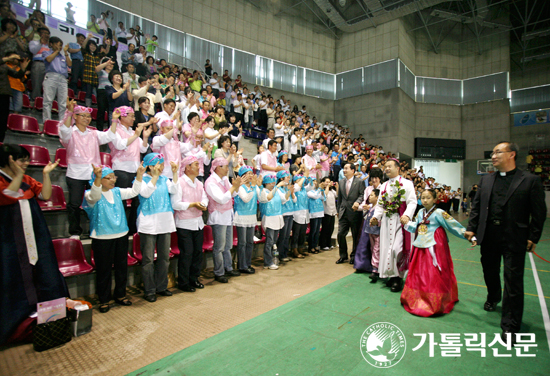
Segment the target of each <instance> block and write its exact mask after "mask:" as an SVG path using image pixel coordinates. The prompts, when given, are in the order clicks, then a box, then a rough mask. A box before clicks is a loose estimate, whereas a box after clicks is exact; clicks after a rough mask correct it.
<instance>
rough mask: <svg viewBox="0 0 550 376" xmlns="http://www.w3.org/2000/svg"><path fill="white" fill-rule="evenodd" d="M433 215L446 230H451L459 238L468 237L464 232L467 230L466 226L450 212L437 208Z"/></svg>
mask: <svg viewBox="0 0 550 376" xmlns="http://www.w3.org/2000/svg"><path fill="white" fill-rule="evenodd" d="M432 216H434V217H435V218H434V219H436V220H437V223H439V224H440V225H441V226H443V228H444V229H445V230H447V231H449V232H450V233H451V234H453V235H454V236H456V237H458V238H461V239H466V238H465V237H464V232H465V231H466V229H465V228H464V226H462V225H461V224H460V222H458V221H457V220H456V219H454V218H453V217H452V216H451V215H450V214H449V213H447V212H445V211H443V210H441V209H437V210H436V211H435V213H434V214H432Z"/></svg>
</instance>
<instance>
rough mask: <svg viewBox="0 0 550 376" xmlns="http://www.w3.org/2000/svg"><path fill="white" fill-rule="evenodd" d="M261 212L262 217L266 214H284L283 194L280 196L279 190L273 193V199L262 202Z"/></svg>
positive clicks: (270, 215) (271, 215) (272, 215)
mask: <svg viewBox="0 0 550 376" xmlns="http://www.w3.org/2000/svg"><path fill="white" fill-rule="evenodd" d="M264 189H265V188H264ZM273 189H275V187H273ZM260 213H262V217H263V216H264V215H265V216H267V217H274V216H276V215H283V204H282V201H281V196H279V193H278V192H275V194H273V198H272V199H271V201H269V202H267V203H262V202H260Z"/></svg>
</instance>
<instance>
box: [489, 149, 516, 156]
mask: <svg viewBox="0 0 550 376" xmlns="http://www.w3.org/2000/svg"><path fill="white" fill-rule="evenodd" d="M511 152H512V151H511V150H505V151H494V152H492V153H491V154H490V155H491V157H493V156H495V155H500V154H502V153H511Z"/></svg>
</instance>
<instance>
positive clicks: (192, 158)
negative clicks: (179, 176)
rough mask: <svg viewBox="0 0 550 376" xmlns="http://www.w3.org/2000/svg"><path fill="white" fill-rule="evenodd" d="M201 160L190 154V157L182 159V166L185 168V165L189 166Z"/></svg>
mask: <svg viewBox="0 0 550 376" xmlns="http://www.w3.org/2000/svg"><path fill="white" fill-rule="evenodd" d="M198 161H199V160H198V159H197V157H195V156H194V155H190V156H188V157H185V158H183V160H182V161H181V168H182V169H185V167H187V166H189V165H190V164H192V163H195V162H198Z"/></svg>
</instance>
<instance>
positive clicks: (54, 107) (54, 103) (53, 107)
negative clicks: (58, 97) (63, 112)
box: [52, 101, 59, 114]
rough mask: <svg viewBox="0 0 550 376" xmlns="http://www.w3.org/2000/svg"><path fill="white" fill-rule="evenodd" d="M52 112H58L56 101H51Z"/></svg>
mask: <svg viewBox="0 0 550 376" xmlns="http://www.w3.org/2000/svg"><path fill="white" fill-rule="evenodd" d="M52 112H55V113H56V114H57V113H58V112H59V105H58V104H57V101H53V103H52Z"/></svg>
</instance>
